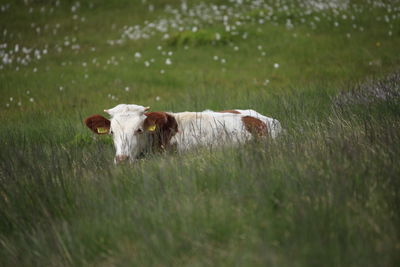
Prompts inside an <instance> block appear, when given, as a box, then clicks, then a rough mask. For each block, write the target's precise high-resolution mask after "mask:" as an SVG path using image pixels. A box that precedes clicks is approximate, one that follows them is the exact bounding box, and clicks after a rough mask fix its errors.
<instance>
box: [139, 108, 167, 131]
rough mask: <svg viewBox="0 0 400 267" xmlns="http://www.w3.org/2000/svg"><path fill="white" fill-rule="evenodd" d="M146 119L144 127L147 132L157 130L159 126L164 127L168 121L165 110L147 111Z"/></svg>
mask: <svg viewBox="0 0 400 267" xmlns="http://www.w3.org/2000/svg"><path fill="white" fill-rule="evenodd" d="M144 115H146V119H145V120H144V123H143V128H144V129H145V131H147V132H155V131H156V130H157V128H160V129H161V128H162V126H163V125H164V124H165V123H166V121H167V116H166V115H165V113H164V112H147V113H145V114H144Z"/></svg>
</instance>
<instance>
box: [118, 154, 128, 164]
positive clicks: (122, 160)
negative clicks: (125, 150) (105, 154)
mask: <svg viewBox="0 0 400 267" xmlns="http://www.w3.org/2000/svg"><path fill="white" fill-rule="evenodd" d="M128 159H129V156H126V155H117V156H115V163H117V164H118V163H122V162H126V161H127V160H128Z"/></svg>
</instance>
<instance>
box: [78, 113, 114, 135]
mask: <svg viewBox="0 0 400 267" xmlns="http://www.w3.org/2000/svg"><path fill="white" fill-rule="evenodd" d="M83 122H84V123H85V124H86V126H87V127H88V128H89V129H90V130H92V131H93V132H94V133H96V134H108V132H109V131H110V125H111V122H110V121H109V120H108V119H107V118H104V117H103V116H101V115H97V114H96V115H92V116H90V117H88V118H86V119H85V120H84V121H83Z"/></svg>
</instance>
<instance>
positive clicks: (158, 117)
mask: <svg viewBox="0 0 400 267" xmlns="http://www.w3.org/2000/svg"><path fill="white" fill-rule="evenodd" d="M148 109H149V108H148V107H143V106H138V105H126V104H120V105H118V106H116V107H114V108H112V109H108V110H104V111H105V112H106V113H108V114H109V115H110V116H111V120H108V119H107V118H104V117H103V116H101V115H93V116H90V117H88V118H86V119H85V121H84V122H85V124H86V126H87V127H89V128H90V129H91V130H92V131H93V132H94V133H96V134H111V135H112V138H113V141H114V146H115V150H116V154H115V163H119V162H122V161H126V160H129V161H134V160H135V159H136V158H137V157H138V155H139V153H140V152H141V151H143V150H144V149H145V147H146V146H149V145H151V146H156V147H157V148H160V149H164V148H165V147H166V146H167V145H168V143H169V140H170V139H171V137H172V136H173V135H174V134H175V133H176V132H177V131H178V126H177V124H176V121H175V119H174V118H173V117H172V116H171V115H169V114H167V113H165V112H147V113H146V111H147V110H148ZM149 140H150V143H149V142H148V141H149Z"/></svg>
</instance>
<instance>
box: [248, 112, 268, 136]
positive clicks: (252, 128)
mask: <svg viewBox="0 0 400 267" xmlns="http://www.w3.org/2000/svg"><path fill="white" fill-rule="evenodd" d="M242 121H243V124H244V126H245V127H246V130H247V131H248V132H250V133H251V134H252V135H253V136H257V137H261V136H267V135H268V127H267V125H266V124H265V123H264V122H263V121H261V120H259V119H257V118H254V117H251V116H244V117H242Z"/></svg>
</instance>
